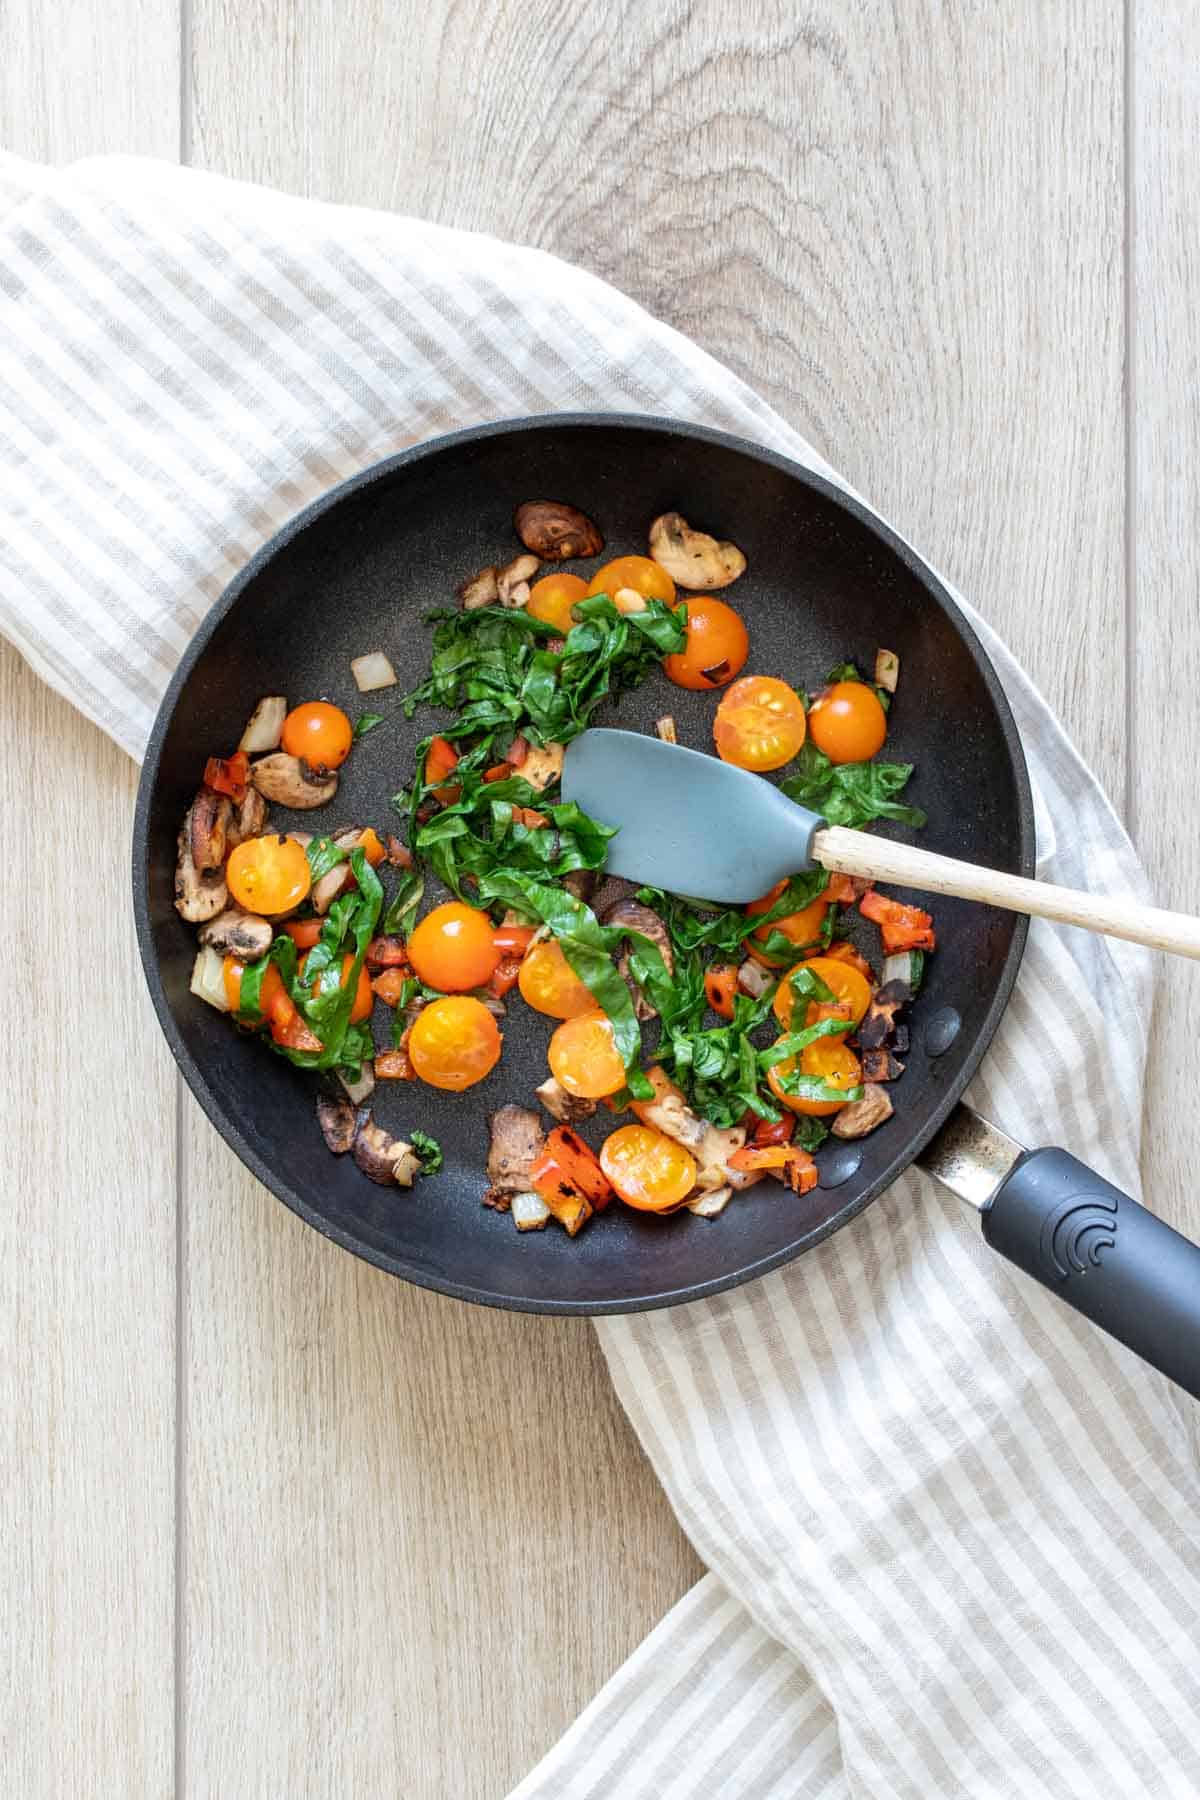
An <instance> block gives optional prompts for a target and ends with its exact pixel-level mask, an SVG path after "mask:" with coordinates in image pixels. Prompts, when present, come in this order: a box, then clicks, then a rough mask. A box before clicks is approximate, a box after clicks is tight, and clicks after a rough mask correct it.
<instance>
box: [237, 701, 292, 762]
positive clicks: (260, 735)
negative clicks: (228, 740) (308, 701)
mask: <svg viewBox="0 0 1200 1800" xmlns="http://www.w3.org/2000/svg"><path fill="white" fill-rule="evenodd" d="M287 710H288V703H287V701H286V700H285V699H284V697H283V695H282V694H264V695H263V697H262V699H261V700H260V701H259V703H258V705H257V706H256V707H255V709H254V711H253V712H252V713H251V714H250V718H249V721H248V723H247V725H246V729H245V731H243V733H242V736H241V740H240V742H239V744H238V749H239V750H244V751H245V752H246V755H247V756H261V755H263V754H264V752H266V751H267V750H278V748H279V740H280V738H281V737H282V736H283V721H284V720H285V719H286V718H287Z"/></svg>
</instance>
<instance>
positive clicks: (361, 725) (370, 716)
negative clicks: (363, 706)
mask: <svg viewBox="0 0 1200 1800" xmlns="http://www.w3.org/2000/svg"><path fill="white" fill-rule="evenodd" d="M382 724H383V714H382V713H360V714H359V716H358V718H357V719H356V720H355V721H354V735H355V737H356V738H360V737H366V735H367V733H368V731H374V729H375V727H376V726H377V725H382Z"/></svg>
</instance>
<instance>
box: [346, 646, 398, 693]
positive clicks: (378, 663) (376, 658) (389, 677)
mask: <svg viewBox="0 0 1200 1800" xmlns="http://www.w3.org/2000/svg"><path fill="white" fill-rule="evenodd" d="M350 673H351V674H352V675H353V677H354V682H355V686H356V687H357V688H358V691H359V693H360V694H372V693H374V691H375V689H376V688H385V687H395V685H396V671H395V669H393V667H392V665H391V663H390V662H389V661H388V659H387V657H386V656H385V655H384V654H383V651H382V650H372V651H370V652H369V653H368V655H366V656H356V657H355V658H354V661H353V662H352V663H351V664H350Z"/></svg>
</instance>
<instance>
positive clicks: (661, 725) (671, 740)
mask: <svg viewBox="0 0 1200 1800" xmlns="http://www.w3.org/2000/svg"><path fill="white" fill-rule="evenodd" d="M654 730H655V733H656V735H657V736H658V737H660V738H661V739H662V741H663V743H664V744H677V743H678V742H679V738H678V736H677V735H676V731H675V721H674V719H673V718H672V717H671V715H670V713H664V714H663V716H662V718H661V719H655V721H654Z"/></svg>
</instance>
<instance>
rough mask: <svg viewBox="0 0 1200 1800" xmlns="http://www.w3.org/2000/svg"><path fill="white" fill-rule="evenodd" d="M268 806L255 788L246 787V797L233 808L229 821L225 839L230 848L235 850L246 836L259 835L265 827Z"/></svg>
mask: <svg viewBox="0 0 1200 1800" xmlns="http://www.w3.org/2000/svg"><path fill="white" fill-rule="evenodd" d="M269 810H270V809H269V808H268V806H267V803H266V801H265V800H264V799H263V797H262V795H261V794H260V793H259V791H258V789H257V788H254V787H248V788H247V789H246V797H245V799H244V800H243V801H242V802H241V803H240V805H237V806H235V807H234V809H233V816H232V818H231V819H230V821H229V829H228V832H227V833H226V841H227V843H228V847H229V849H230V850H236V849H237V847H238V845H239V844H244V843H245V842H246V840H247V839H248V838H256V837H261V836H262V834H263V832H264V831H265V830H266V827H267V816H268V813H269Z"/></svg>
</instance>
